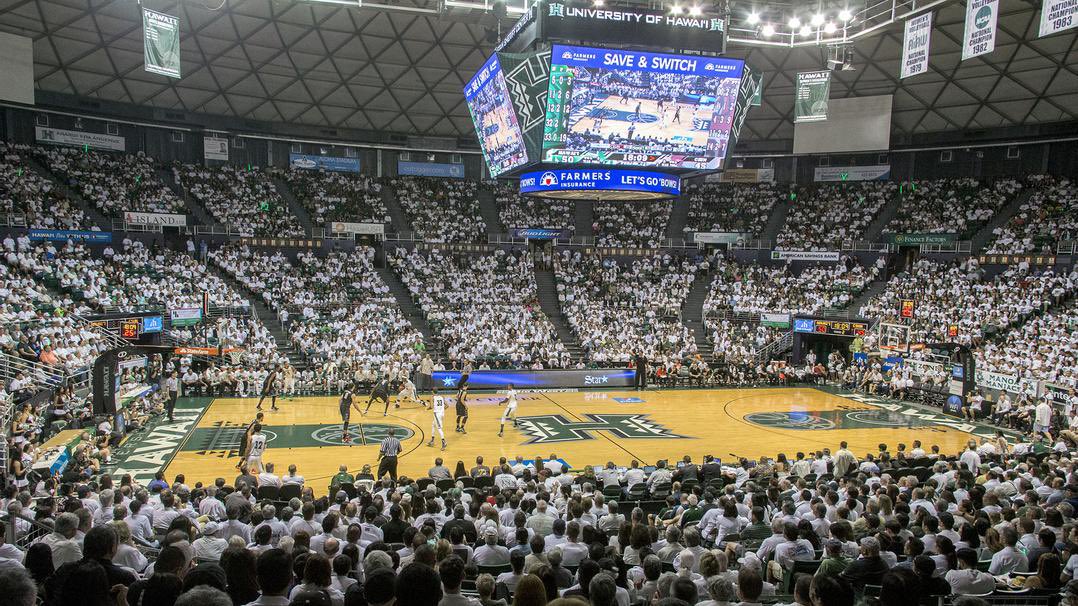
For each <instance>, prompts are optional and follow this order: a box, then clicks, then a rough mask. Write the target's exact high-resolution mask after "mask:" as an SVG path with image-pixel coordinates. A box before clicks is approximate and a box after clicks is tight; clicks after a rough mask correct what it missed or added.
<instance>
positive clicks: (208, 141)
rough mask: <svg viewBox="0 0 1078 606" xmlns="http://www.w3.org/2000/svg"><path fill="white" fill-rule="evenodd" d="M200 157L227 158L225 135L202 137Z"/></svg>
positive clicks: (211, 158) (207, 158)
mask: <svg viewBox="0 0 1078 606" xmlns="http://www.w3.org/2000/svg"><path fill="white" fill-rule="evenodd" d="M202 157H203V158H205V159H206V160H225V161H227V160H228V139H227V138H225V137H210V136H204V137H202Z"/></svg>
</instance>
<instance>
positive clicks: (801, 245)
mask: <svg viewBox="0 0 1078 606" xmlns="http://www.w3.org/2000/svg"><path fill="white" fill-rule="evenodd" d="M897 192H898V184H897V183H894V182H891V181H859V182H857V183H849V182H847V183H841V184H824V185H820V184H818V185H816V187H815V189H814V190H813V191H812V192H811V193H808V194H801V195H799V196H798V197H797V199H796V200H794V201H793V202H792V206H791V209H790V213H789V214H788V215H787V217H786V224H785V225H784V226H783V228H782V231H780V232H779V235H778V237H777V238H776V245H775V247H776V248H778V249H783V250H839V249H840V248H841V246H842V244H843V243H844V242H857V241H860V240H861V239H862V237H863V236H864V233H865V229H866V228H867V227H868V226H869V224H870V223H872V220H873V219H875V218H876V215H877V214H879V212H880V210H881V209H883V207H884V206H885V205H886V204H887V203H888V202H890V201H891V200H892V199H893V198H894V196H895V194H896V193H897Z"/></svg>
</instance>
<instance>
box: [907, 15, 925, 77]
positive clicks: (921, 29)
mask: <svg viewBox="0 0 1078 606" xmlns="http://www.w3.org/2000/svg"><path fill="white" fill-rule="evenodd" d="M931 41H932V13H930V12H929V13H925V14H923V15H918V16H916V17H913V18H911V19H907V20H906V35H905V37H904V38H903V40H902V71H901V72H900V75H899V78H909V77H910V76H916V75H917V74H923V73H925V72H926V71H928V46H929V43H930V42H931Z"/></svg>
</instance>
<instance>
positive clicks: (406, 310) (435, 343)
mask: <svg viewBox="0 0 1078 606" xmlns="http://www.w3.org/2000/svg"><path fill="white" fill-rule="evenodd" d="M375 271H377V272H378V275H379V276H380V277H381V278H382V281H383V282H385V284H386V286H388V287H389V292H390V293H392V294H393V298H395V299H396V300H397V305H399V306H400V308H401V313H402V314H403V315H404V318H405V319H406V320H408V322H409V323H410V324H411V325H412V328H414V329H416V330H418V331H419V332H420V334H422V335H423V344H424V345H425V346H426V347H427V353H429V354H430V357H431V358H434V360H438V359H439V357H440V356H441V355H442V350H441V345H440V343H441V338H440V337H439V336H438V334H437V333H436V332H435V331H434V329H433V328H431V326H430V324H428V323H427V318H426V316H424V315H423V310H421V309H419V307H418V306H417V305H416V304H415V301H413V300H412V293H411V292H410V291H409V290H408V287H407V286H405V285H404V283H403V282H401V280H400V278H399V277H398V276H397V273H396V272H395V271H393V270H392V269H391V268H388V267H377V268H375Z"/></svg>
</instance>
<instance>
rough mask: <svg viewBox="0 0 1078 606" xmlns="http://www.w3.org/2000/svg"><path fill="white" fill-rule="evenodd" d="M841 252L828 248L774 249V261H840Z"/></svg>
mask: <svg viewBox="0 0 1078 606" xmlns="http://www.w3.org/2000/svg"><path fill="white" fill-rule="evenodd" d="M838 258H839V253H838V252H832V251H826V250H773V251H771V260H772V261H834V262H836V263H837V262H838Z"/></svg>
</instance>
